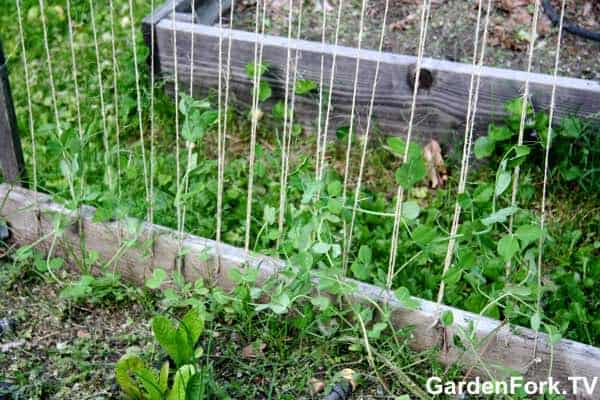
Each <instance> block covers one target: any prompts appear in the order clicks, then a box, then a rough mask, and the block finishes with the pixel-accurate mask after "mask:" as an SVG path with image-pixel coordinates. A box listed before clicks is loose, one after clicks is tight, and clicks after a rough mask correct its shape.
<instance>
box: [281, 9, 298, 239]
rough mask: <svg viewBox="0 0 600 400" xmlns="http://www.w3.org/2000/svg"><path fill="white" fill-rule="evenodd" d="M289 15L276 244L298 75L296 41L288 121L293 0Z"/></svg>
mask: <svg viewBox="0 0 600 400" xmlns="http://www.w3.org/2000/svg"><path fill="white" fill-rule="evenodd" d="M303 5H304V4H303V2H302V1H300V6H299V11H298V27H297V31H296V40H299V39H300V35H301V32H302V13H303V12H304V8H303ZM289 8H290V11H289V16H288V46H287V47H288V52H287V62H286V79H285V100H284V107H285V108H284V117H283V135H282V141H281V147H282V149H281V175H280V181H279V218H278V221H277V225H278V235H277V245H276V247H277V248H279V245H280V243H281V240H282V236H283V226H284V222H285V209H286V202H287V181H288V173H289V157H290V148H291V140H292V132H293V128H294V110H295V105H296V82H297V77H298V58H299V50H298V45H297V42H296V44H295V53H294V55H295V57H294V75H293V78H292V96H291V97H292V98H291V109H290V110H289V114H290V115H289V123H288V104H289V102H288V97H289V73H290V58H291V46H290V39H291V36H292V25H293V13H292V11H293V0H290V2H289Z"/></svg>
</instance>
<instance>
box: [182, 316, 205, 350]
mask: <svg viewBox="0 0 600 400" xmlns="http://www.w3.org/2000/svg"><path fill="white" fill-rule="evenodd" d="M177 331H178V333H179V332H182V335H185V337H186V341H187V345H188V346H189V348H190V350H191V351H190V353H191V354H193V353H194V348H195V347H196V343H197V342H198V339H200V335H202V332H203V331H204V319H203V318H202V316H201V315H200V313H199V312H198V311H197V310H196V309H195V308H192V309H191V310H189V311H188V312H187V313H186V314H185V315H184V316H183V318H182V320H181V322H180V324H179V328H178V329H177Z"/></svg>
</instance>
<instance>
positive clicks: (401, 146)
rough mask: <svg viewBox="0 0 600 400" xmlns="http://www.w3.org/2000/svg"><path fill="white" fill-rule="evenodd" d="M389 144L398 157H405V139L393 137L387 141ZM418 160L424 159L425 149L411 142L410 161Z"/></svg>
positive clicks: (409, 149) (409, 148)
mask: <svg viewBox="0 0 600 400" xmlns="http://www.w3.org/2000/svg"><path fill="white" fill-rule="evenodd" d="M387 144H388V146H389V147H390V149H391V150H392V151H393V152H394V153H395V154H396V155H399V156H402V157H404V153H405V151H406V141H405V140H404V139H402V138H399V137H396V136H392V137H389V138H388V139H387ZM416 158H423V149H422V148H421V146H420V145H419V144H417V143H415V142H410V145H409V146H408V159H409V160H413V159H416Z"/></svg>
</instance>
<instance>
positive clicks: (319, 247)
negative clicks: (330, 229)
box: [312, 242, 331, 254]
mask: <svg viewBox="0 0 600 400" xmlns="http://www.w3.org/2000/svg"><path fill="white" fill-rule="evenodd" d="M330 248H331V245H330V244H328V243H323V242H319V243H315V245H314V246H313V247H312V250H313V252H314V253H316V254H325V253H327V252H328V251H329V249H330Z"/></svg>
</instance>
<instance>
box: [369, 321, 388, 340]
mask: <svg viewBox="0 0 600 400" xmlns="http://www.w3.org/2000/svg"><path fill="white" fill-rule="evenodd" d="M385 328H387V324H386V323H385V322H377V323H375V324H373V326H372V327H371V329H370V330H369V332H368V333H367V336H368V337H369V338H370V339H379V338H380V337H381V333H382V332H383V331H384V330H385Z"/></svg>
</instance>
